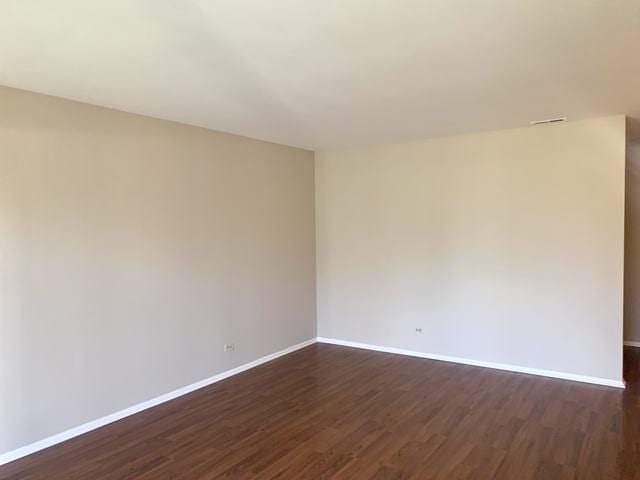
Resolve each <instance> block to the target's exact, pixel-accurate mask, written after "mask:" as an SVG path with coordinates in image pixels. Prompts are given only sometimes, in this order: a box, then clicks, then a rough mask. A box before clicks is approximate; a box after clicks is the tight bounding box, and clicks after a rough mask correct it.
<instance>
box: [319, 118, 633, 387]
mask: <svg viewBox="0 0 640 480" xmlns="http://www.w3.org/2000/svg"><path fill="white" fill-rule="evenodd" d="M624 156H625V119H624V117H623V116H615V117H607V118H598V119H592V120H586V121H580V122H569V123H565V124H555V125H548V126H537V127H528V128H523V129H514V130H503V131H497V132H489V133H483V134H475V135H464V136H453V137H443V138H438V139H431V140H426V141H419V142H410V143H401V144H390V145H382V146H373V147H367V148H356V149H346V150H335V151H327V152H317V153H316V222H317V225H316V231H317V242H316V244H317V288H318V291H317V304H318V335H319V336H320V337H327V338H331V339H339V340H343V341H352V342H360V343H363V344H368V345H380V346H385V347H393V348H400V349H405V350H409V351H413V352H425V353H430V354H435V355H442V356H450V357H458V358H466V359H473V360H476V361H482V362H492V363H499V364H507V365H513V366H519V367H529V368H535V369H541V370H551V371H556V372H564V373H567V374H574V375H583V376H590V377H596V378H602V379H607V380H613V381H620V380H621V378H622V318H623V311H622V310H623V262H624V260H623V246H624V182H625V180H624V169H625V159H624ZM416 328H420V329H422V332H421V333H420V332H416Z"/></svg>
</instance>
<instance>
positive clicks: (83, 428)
mask: <svg viewBox="0 0 640 480" xmlns="http://www.w3.org/2000/svg"><path fill="white" fill-rule="evenodd" d="M316 341H317V339H316V338H312V339H309V340H306V341H304V342H301V343H298V344H297V345H293V346H292V347H289V348H285V349H284V350H280V351H279V352H275V353H272V354H270V355H266V356H264V357H261V358H258V359H257V360H254V361H252V362H249V363H245V364H244V365H240V366H239V367H236V368H233V369H231V370H227V371H225V372H222V373H219V374H217V375H214V376H212V377H209V378H205V379H204V380H201V381H199V382H196V383H192V384H191V385H187V386H186V387H182V388H179V389H177V390H173V391H172V392H169V393H165V394H164V395H160V396H159V397H156V398H152V399H151V400H147V401H146V402H142V403H138V404H137V405H133V406H132V407H129V408H125V409H124V410H120V411H118V412H115V413H112V414H110V415H107V416H105V417H102V418H98V419H96V420H92V421H90V422H87V423H84V424H82V425H79V426H77V427H74V428H71V429H69V430H65V431H64V432H61V433H58V434H56V435H52V436H50V437H47V438H44V439H42V440H39V441H37V442H34V443H30V444H29V445H25V446H23V447H20V448H17V449H15V450H11V451H9V452H6V453H3V454H0V465H4V464H7V463H9V462H12V461H14V460H18V459H19V458H22V457H26V456H27V455H31V454H32V453H35V452H38V451H40V450H44V449H45V448H48V447H51V446H53V445H56V444H58V443H62V442H64V441H66V440H69V439H71V438H74V437H77V436H79V435H82V434H83V433H87V432H90V431H91V430H95V429H97V428H100V427H103V426H105V425H108V424H109V423H113V422H115V421H117V420H120V419H122V418H125V417H128V416H130V415H133V414H135V413H139V412H142V411H143V410H147V409H149V408H151V407H155V406H156V405H160V404H161V403H164V402H168V401H169V400H173V399H174V398H178V397H181V396H182V395H186V394H187V393H191V392H193V391H195V390H198V389H200V388H203V387H206V386H208V385H212V384H214V383H217V382H219V381H221V380H224V379H226V378H229V377H232V376H234V375H237V374H239V373H242V372H244V371H246V370H249V369H251V368H254V367H257V366H258V365H262V364H263V363H267V362H270V361H271V360H275V359H276V358H278V357H282V356H283V355H287V354H288V353H292V352H295V351H296V350H300V349H301V348H304V347H307V346H309V345H312V344H314V343H316Z"/></svg>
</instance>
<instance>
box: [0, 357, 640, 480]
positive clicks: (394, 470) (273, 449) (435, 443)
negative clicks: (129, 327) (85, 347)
mask: <svg viewBox="0 0 640 480" xmlns="http://www.w3.org/2000/svg"><path fill="white" fill-rule="evenodd" d="M625 376H626V379H627V382H628V385H627V389H626V390H621V389H616V388H609V387H601V386H595V385H587V384H581V383H576V382H570V381H564V380H556V379H550V378H543V377H535V376H531V375H524V374H517V373H509V372H502V371H497V370H490V369H484V368H479V367H470V366H464V365H455V364H451V363H445V362H438V361H433V360H425V359H419V358H412V357H405V356H400V355H393V354H385V353H378V352H370V351H365V350H358V349H354V348H346V347H339V346H333V345H323V344H317V345H312V346H310V347H307V348H305V349H303V350H300V351H298V352H295V353H293V354H290V355H288V356H286V357H282V358H280V359H278V360H275V361H273V362H271V363H268V364H265V365H263V366H260V367H257V368H255V369H253V370H250V371H247V372H245V373H242V374H240V375H237V376H235V377H232V378H230V379H228V380H225V381H223V382H220V383H218V384H215V385H212V386H210V387H206V388H203V389H201V390H198V391H196V392H194V393H192V394H189V395H186V396H184V397H181V398H179V399H176V400H174V401H171V402H168V403H165V404H163V405H160V406H158V407H156V408H153V409H151V410H148V411H145V412H142V413H139V414H137V415H134V416H132V417H129V418H126V419H124V420H121V421H119V422H117V423H114V424H111V425H108V426H106V427H103V428H102V429H99V430H96V431H93V432H91V433H88V434H86V435H83V436H81V437H77V438H75V439H73V440H70V441H68V442H66V443H64V444H60V445H57V446H55V447H52V448H50V449H48V450H45V451H42V452H39V453H37V454H34V455H32V456H30V457H26V458H23V459H21V460H19V461H16V462H13V463H11V464H8V465H5V466H4V467H0V478H1V479H12V480H18V479H20V480H35V479H48V480H51V479H65V480H71V479H110V480H116V479H117V480H121V479H137V480H148V479H173V480H178V479H216V478H234V479H272V478H278V479H320V478H324V479H347V478H351V479H425V480H433V479H446V480H460V479H478V480H489V479H504V480H528V479H562V480H568V479H577V480H587V479H593V480H609V479H640V349H637V348H635V349H634V348H626V349H625Z"/></svg>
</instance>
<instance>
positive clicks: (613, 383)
mask: <svg viewBox="0 0 640 480" xmlns="http://www.w3.org/2000/svg"><path fill="white" fill-rule="evenodd" d="M318 342H320V343H330V344H332V345H342V346H344V347H354V348H363V349H365V350H374V351H376V352H385V353H396V354H398V355H409V356H411V357H420V358H428V359H430V360H439V361H443V362H452V363H461V364H464V365H473V366H474V367H485V368H494V369H496V370H506V371H509V372H517V373H527V374H530V375H538V376H541V377H552V378H560V379H562V380H573V381H574V382H583V383H592V384H595V385H605V386H607V387H616V388H624V387H625V384H624V382H623V381H620V380H612V379H609V378H599V377H589V376H586V375H575V374H573V373H565V372H556V371H553V370H540V369H537V368H530V367H520V366H517V365H507V364H504V363H493V362H483V361H480V360H471V359H468V358H460V357H450V356H448V355H439V354H436V353H424V352H415V351H412V350H405V349H402V348H393V347H383V346H380V345H370V344H367V343H358V342H350V341H348V340H337V339H335V338H325V337H318Z"/></svg>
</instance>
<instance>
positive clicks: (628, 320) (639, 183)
mask: <svg viewBox="0 0 640 480" xmlns="http://www.w3.org/2000/svg"><path fill="white" fill-rule="evenodd" d="M626 179H627V181H626V183H627V185H626V210H625V227H626V237H625V259H624V261H625V272H624V273H625V278H624V339H625V340H627V341H630V342H640V142H638V141H637V142H634V143H630V144H629V146H628V148H627V177H626Z"/></svg>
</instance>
